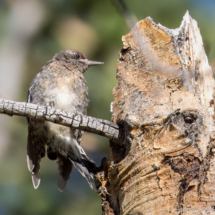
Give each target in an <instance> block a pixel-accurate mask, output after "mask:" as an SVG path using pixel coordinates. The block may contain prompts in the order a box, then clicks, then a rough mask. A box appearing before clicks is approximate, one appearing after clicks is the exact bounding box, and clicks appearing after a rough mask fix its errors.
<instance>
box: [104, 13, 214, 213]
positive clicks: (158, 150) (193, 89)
mask: <svg viewBox="0 0 215 215" xmlns="http://www.w3.org/2000/svg"><path fill="white" fill-rule="evenodd" d="M122 40H123V49H122V50H121V52H120V59H119V60H118V64H117V79H118V82H119V83H118V84H117V86H116V87H115V89H114V102H113V122H114V123H117V124H119V125H120V126H121V127H122V129H121V130H120V131H121V132H122V133H123V135H122V137H123V139H122V141H123V143H124V144H123V145H119V144H115V143H114V142H111V153H112V156H111V165H110V167H109V168H108V170H106V171H105V173H104V175H106V177H104V180H103V181H104V182H105V183H103V184H104V188H103V190H106V192H105V194H103V195H102V197H103V198H102V199H103V202H104V203H105V204H104V206H103V214H115V215H119V214H121V215H128V214H133V215H134V214H165V215H166V214H204V211H214V205H215V174H214V172H215V158H214V155H213V153H214V151H215V140H214V139H215V138H214V136H215V135H214V134H215V133H214V132H215V126H214V118H213V117H214V99H213V94H214V86H215V85H214V79H213V74H212V70H211V68H210V66H209V64H208V60H207V56H206V54H205V51H204V48H203V43H202V39H201V35H200V32H199V29H198V26H197V23H196V21H195V20H193V19H192V18H191V17H190V15H189V13H188V12H187V13H186V14H185V16H184V19H183V21H182V23H181V26H180V27H179V28H178V29H175V30H171V29H167V28H166V27H163V26H161V25H160V24H155V23H154V22H153V21H152V19H151V18H147V19H145V20H142V21H139V22H138V23H137V24H136V26H135V27H134V28H133V29H132V31H131V32H130V33H129V34H127V35H126V36H123V38H122ZM213 213H214V212H213Z"/></svg>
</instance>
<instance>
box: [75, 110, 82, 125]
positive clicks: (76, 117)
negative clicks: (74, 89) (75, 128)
mask: <svg viewBox="0 0 215 215" xmlns="http://www.w3.org/2000/svg"><path fill="white" fill-rule="evenodd" d="M74 119H77V120H78V121H79V120H80V124H82V122H83V114H82V113H80V112H78V111H76V112H75V115H74Z"/></svg>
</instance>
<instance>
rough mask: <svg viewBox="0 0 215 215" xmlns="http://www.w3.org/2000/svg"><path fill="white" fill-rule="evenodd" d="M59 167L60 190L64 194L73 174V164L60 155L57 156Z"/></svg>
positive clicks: (58, 183) (58, 181) (58, 184)
mask: <svg viewBox="0 0 215 215" xmlns="http://www.w3.org/2000/svg"><path fill="white" fill-rule="evenodd" d="M57 166H58V173H59V175H58V180H57V186H58V189H59V190H60V191H61V192H62V191H63V190H64V188H65V186H66V183H67V181H68V180H69V178H70V175H71V172H72V166H73V165H72V162H71V161H70V160H69V159H68V158H65V157H64V156H62V155H61V154H59V153H58V155H57Z"/></svg>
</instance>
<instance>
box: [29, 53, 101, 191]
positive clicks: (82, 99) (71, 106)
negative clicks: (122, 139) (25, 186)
mask: <svg viewBox="0 0 215 215" xmlns="http://www.w3.org/2000/svg"><path fill="white" fill-rule="evenodd" d="M97 64H101V63H100V62H94V61H88V60H87V59H86V56H85V55H84V54H83V53H81V52H78V51H75V50H64V51H60V52H58V53H57V54H56V55H55V56H54V58H53V59H52V60H51V61H48V62H47V64H46V65H45V66H44V67H43V68H42V69H41V70H40V71H39V72H38V74H37V75H36V77H35V79H34V80H33V82H32V83H31V85H30V88H29V91H28V102H30V103H34V104H39V105H47V106H52V107H54V108H58V109H62V110H66V111H69V112H71V113H75V112H76V111H78V112H80V113H83V114H85V115H86V114H87V106H88V101H89V100H88V88H87V84H86V81H85V79H84V76H83V73H84V72H85V71H86V70H87V69H88V67H89V66H90V65H97ZM82 134H83V132H82V131H79V130H77V129H76V130H75V129H71V128H68V127H65V126H61V125H57V124H53V123H51V122H46V121H43V120H33V119H30V118H28V145H27V163H28V168H29V171H30V172H31V173H32V181H33V184H34V187H35V188H37V187H38V186H39V184H40V173H39V170H40V162H41V158H43V157H44V156H45V152H46V147H47V155H48V157H49V158H50V159H51V160H57V165H58V172H59V177H58V188H59V190H60V191H62V190H63V189H64V187H65V186H66V183H67V181H68V180H69V178H70V174H71V171H72V167H73V165H74V166H75V167H76V168H77V169H78V171H79V172H80V173H81V174H82V175H83V176H84V177H86V179H87V181H88V182H89V184H90V186H91V188H94V185H93V180H94V175H93V169H94V168H95V164H94V162H93V161H92V160H91V159H89V158H88V157H87V155H86V154H85V152H84V150H83V149H82V148H81V146H80V145H79V144H80V141H81V136H82Z"/></svg>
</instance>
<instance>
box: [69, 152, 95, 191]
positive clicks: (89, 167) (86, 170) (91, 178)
mask: <svg viewBox="0 0 215 215" xmlns="http://www.w3.org/2000/svg"><path fill="white" fill-rule="evenodd" d="M69 159H70V161H71V162H72V164H73V166H74V167H75V168H76V169H77V170H78V171H79V172H80V173H81V174H82V175H83V176H84V177H85V178H86V179H87V182H88V183H89V185H90V187H91V188H92V189H93V190H94V191H96V192H97V191H98V189H97V187H98V180H97V178H96V177H95V175H94V174H95V168H96V164H95V163H94V162H93V161H92V160H91V159H90V158H88V157H87V156H86V155H84V156H83V155H82V159H81V160H80V161H77V160H76V161H74V160H72V159H71V158H70V157H69Z"/></svg>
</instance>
